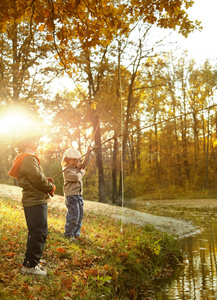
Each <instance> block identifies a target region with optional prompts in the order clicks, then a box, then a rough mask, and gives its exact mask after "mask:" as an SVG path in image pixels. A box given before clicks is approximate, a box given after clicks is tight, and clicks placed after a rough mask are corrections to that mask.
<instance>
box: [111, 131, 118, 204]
mask: <svg viewBox="0 0 217 300" xmlns="http://www.w3.org/2000/svg"><path fill="white" fill-rule="evenodd" d="M117 151H118V139H117V134H116V133H115V134H114V150H113V158H112V202H113V203H116V201H117V199H118V191H117Z"/></svg>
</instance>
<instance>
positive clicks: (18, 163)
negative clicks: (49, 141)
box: [8, 152, 40, 179]
mask: <svg viewBox="0 0 217 300" xmlns="http://www.w3.org/2000/svg"><path fill="white" fill-rule="evenodd" d="M28 155H32V156H35V155H33V154H32V153H27V152H24V153H21V154H19V155H17V156H16V157H15V159H14V161H13V165H12V168H11V169H10V171H9V172H8V175H9V176H11V177H13V178H15V179H17V178H18V174H19V171H20V166H21V164H22V162H23V160H24V158H25V157H26V156H28ZM35 157H36V158H37V160H38V161H39V159H38V157H37V156H35ZM39 163H40V161H39Z"/></svg>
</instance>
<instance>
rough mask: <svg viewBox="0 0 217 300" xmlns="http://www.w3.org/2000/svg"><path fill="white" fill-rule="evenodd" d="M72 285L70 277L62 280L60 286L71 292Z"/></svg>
mask: <svg viewBox="0 0 217 300" xmlns="http://www.w3.org/2000/svg"><path fill="white" fill-rule="evenodd" d="M72 284H73V280H72V278H71V277H69V278H66V279H65V278H64V279H63V280H62V285H63V286H64V287H65V288H66V289H67V290H71V288H72Z"/></svg>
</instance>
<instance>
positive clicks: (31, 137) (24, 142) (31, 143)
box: [15, 130, 42, 153]
mask: <svg viewBox="0 0 217 300" xmlns="http://www.w3.org/2000/svg"><path fill="white" fill-rule="evenodd" d="M41 137H42V133H41V132H39V131H37V130H32V131H29V132H28V133H25V134H23V135H21V136H20V137H19V138H18V139H17V140H16V142H15V148H17V150H18V152H19V153H21V152H23V151H24V150H25V149H26V148H28V149H32V150H33V151H36V150H37V148H38V146H39V141H40V139H41Z"/></svg>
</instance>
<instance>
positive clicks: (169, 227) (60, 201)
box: [0, 184, 217, 237]
mask: <svg viewBox="0 0 217 300" xmlns="http://www.w3.org/2000/svg"><path fill="white" fill-rule="evenodd" d="M21 195H22V190H21V188H19V187H17V186H10V185H5V184H0V196H1V197H8V198H11V199H14V200H17V201H20V199H21ZM172 201H173V202H172V205H173V206H177V207H186V206H188V207H198V206H199V207H201V206H207V205H209V206H217V200H214V199H209V200H201V199H200V200H194V201H193V200H172ZM204 203H205V204H204ZM147 205H149V206H156V205H158V206H159V205H171V201H169V200H158V201H156V200H151V201H147ZM49 206H50V207H55V208H59V209H60V210H65V204H64V197H63V196H58V195H55V196H54V198H52V199H51V201H50V203H49ZM84 210H85V212H87V213H88V212H91V211H92V212H94V213H96V214H100V215H101V214H103V215H106V216H109V217H111V218H114V219H119V220H121V219H122V222H123V223H133V224H136V225H138V226H145V225H153V226H154V227H155V228H156V229H157V230H160V231H163V232H168V233H172V234H174V235H177V236H179V237H183V236H188V235H192V234H195V233H198V232H199V231H200V229H199V228H196V227H194V226H193V225H192V224H191V223H189V222H185V221H182V220H177V219H174V218H169V217H160V216H154V215H152V214H148V213H144V212H139V211H136V210H133V209H130V208H126V207H124V208H122V207H118V206H113V205H110V204H104V203H99V202H93V201H89V200H85V201H84Z"/></svg>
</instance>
